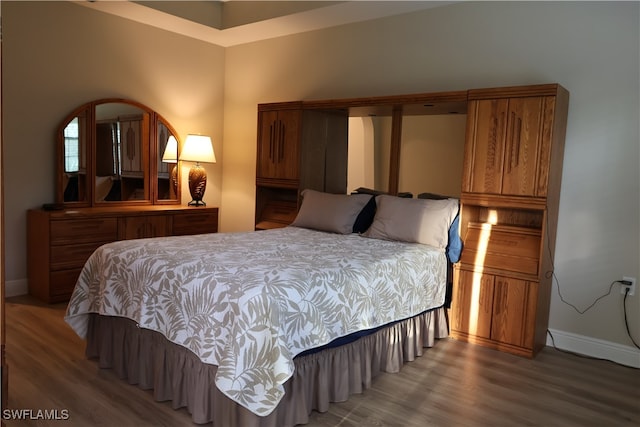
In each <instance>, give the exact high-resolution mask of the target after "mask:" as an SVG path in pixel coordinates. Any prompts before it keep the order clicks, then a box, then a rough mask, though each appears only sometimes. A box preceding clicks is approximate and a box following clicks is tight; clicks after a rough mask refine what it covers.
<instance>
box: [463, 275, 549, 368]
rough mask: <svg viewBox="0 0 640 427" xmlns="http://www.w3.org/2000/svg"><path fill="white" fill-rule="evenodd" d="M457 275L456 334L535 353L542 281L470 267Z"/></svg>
mask: <svg viewBox="0 0 640 427" xmlns="http://www.w3.org/2000/svg"><path fill="white" fill-rule="evenodd" d="M456 275H457V279H456V285H455V287H454V297H453V302H452V316H451V317H452V320H451V332H452V334H453V335H454V337H457V338H462V339H466V340H470V341H472V342H476V343H480V344H484V345H488V346H490V347H494V348H498V349H502V350H507V351H510V352H513V353H516V354H521V355H528V356H531V355H533V352H534V332H533V331H534V330H535V320H536V309H537V307H536V303H537V294H538V283H537V282H533V281H527V280H521V279H514V278H510V277H506V276H495V275H492V274H485V273H481V272H477V271H475V272H474V271H468V270H459V271H457V272H456Z"/></svg>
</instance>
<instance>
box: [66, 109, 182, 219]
mask: <svg viewBox="0 0 640 427" xmlns="http://www.w3.org/2000/svg"><path fill="white" fill-rule="evenodd" d="M57 144H58V147H57V153H58V155H57V171H58V176H57V187H56V202H57V203H59V204H62V205H64V206H77V207H81V206H111V205H128V204H132V205H136V204H178V203H180V176H179V167H178V163H177V162H178V147H179V140H178V136H177V134H176V132H175V130H174V129H173V127H172V126H171V125H170V124H169V123H168V122H167V121H166V120H165V119H163V118H162V117H161V116H160V115H159V114H158V113H156V112H155V111H153V110H151V109H150V108H148V107H146V106H144V105H142V104H140V103H138V102H135V101H130V100H124V99H102V100H98V101H92V102H89V103H87V104H84V105H82V106H80V107H78V108H77V109H75V110H74V111H73V112H72V113H71V114H69V115H68V116H67V117H66V118H65V120H64V121H63V122H62V124H61V126H60V128H59V130H58V134H57Z"/></svg>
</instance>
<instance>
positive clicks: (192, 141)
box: [180, 134, 216, 163]
mask: <svg viewBox="0 0 640 427" xmlns="http://www.w3.org/2000/svg"><path fill="white" fill-rule="evenodd" d="M180 160H186V161H188V162H199V163H215V162H216V155H215V154H214V152H213V144H211V138H209V137H208V136H205V135H193V134H190V135H187V139H186V141H185V142H184V147H182V152H181V153H180Z"/></svg>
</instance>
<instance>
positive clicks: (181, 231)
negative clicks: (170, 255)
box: [172, 210, 218, 236]
mask: <svg viewBox="0 0 640 427" xmlns="http://www.w3.org/2000/svg"><path fill="white" fill-rule="evenodd" d="M172 231H173V234H174V235H175V236H181V235H187V234H202V233H216V232H217V231H218V212H217V210H216V211H205V212H185V213H183V212H181V213H178V214H174V215H173V227H172Z"/></svg>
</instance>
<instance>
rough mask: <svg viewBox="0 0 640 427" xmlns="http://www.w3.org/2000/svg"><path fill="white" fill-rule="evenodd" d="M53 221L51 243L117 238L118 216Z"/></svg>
mask: <svg viewBox="0 0 640 427" xmlns="http://www.w3.org/2000/svg"><path fill="white" fill-rule="evenodd" d="M71 218H72V220H70V221H69V220H65V219H60V220H55V221H51V244H52V245H64V244H68V243H81V242H99V241H112V240H116V237H117V236H118V221H117V219H116V218H89V219H75V218H73V217H71Z"/></svg>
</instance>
